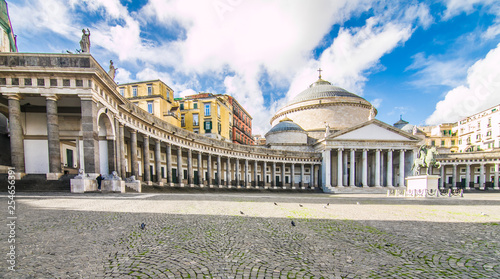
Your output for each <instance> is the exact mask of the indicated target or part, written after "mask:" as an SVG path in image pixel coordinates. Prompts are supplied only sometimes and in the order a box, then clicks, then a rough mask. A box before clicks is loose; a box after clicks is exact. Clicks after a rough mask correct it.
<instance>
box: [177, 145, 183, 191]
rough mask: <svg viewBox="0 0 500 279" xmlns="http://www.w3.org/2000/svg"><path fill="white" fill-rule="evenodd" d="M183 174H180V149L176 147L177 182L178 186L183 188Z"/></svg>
mask: <svg viewBox="0 0 500 279" xmlns="http://www.w3.org/2000/svg"><path fill="white" fill-rule="evenodd" d="M183 175H184V174H183V172H182V148H181V147H180V146H177V182H178V183H179V186H181V187H184V184H183V183H182V179H183V178H184V177H183Z"/></svg>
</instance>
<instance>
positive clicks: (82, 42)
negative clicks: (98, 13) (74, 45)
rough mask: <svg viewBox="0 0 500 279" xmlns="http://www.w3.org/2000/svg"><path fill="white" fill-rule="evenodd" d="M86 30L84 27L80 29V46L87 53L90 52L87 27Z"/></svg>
mask: <svg viewBox="0 0 500 279" xmlns="http://www.w3.org/2000/svg"><path fill="white" fill-rule="evenodd" d="M87 31H88V33H87V32H85V29H82V33H83V34H82V39H81V40H80V48H81V49H82V52H86V53H89V52H90V30H89V29H88V28H87Z"/></svg>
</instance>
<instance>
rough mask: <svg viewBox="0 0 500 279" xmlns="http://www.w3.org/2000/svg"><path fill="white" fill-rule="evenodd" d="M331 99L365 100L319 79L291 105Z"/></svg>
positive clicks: (296, 97) (294, 99)
mask: <svg viewBox="0 0 500 279" xmlns="http://www.w3.org/2000/svg"><path fill="white" fill-rule="evenodd" d="M331 97H354V98H359V99H362V100H364V99H363V98H361V97H359V96H358V95H356V94H353V93H351V92H349V91H347V90H345V89H343V88H340V87H337V86H333V85H332V84H331V83H330V82H328V81H326V80H323V79H318V80H317V81H316V82H315V83H313V84H311V85H309V88H307V89H306V90H304V91H302V92H301V93H300V94H299V95H297V96H295V98H293V100H292V101H291V102H290V103H298V102H302V101H307V100H314V99H320V98H331Z"/></svg>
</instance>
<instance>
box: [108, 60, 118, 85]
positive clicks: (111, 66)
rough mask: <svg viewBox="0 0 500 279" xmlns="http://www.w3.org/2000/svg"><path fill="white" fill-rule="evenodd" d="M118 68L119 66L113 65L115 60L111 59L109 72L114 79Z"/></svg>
mask: <svg viewBox="0 0 500 279" xmlns="http://www.w3.org/2000/svg"><path fill="white" fill-rule="evenodd" d="M116 70H118V68H115V66H114V65H113V60H109V72H108V75H109V76H110V77H111V78H112V79H113V80H114V79H115V74H116Z"/></svg>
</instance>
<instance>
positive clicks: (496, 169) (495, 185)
mask: <svg viewBox="0 0 500 279" xmlns="http://www.w3.org/2000/svg"><path fill="white" fill-rule="evenodd" d="M494 179H495V181H493V189H495V190H500V188H499V187H498V163H496V164H495V178H494Z"/></svg>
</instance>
